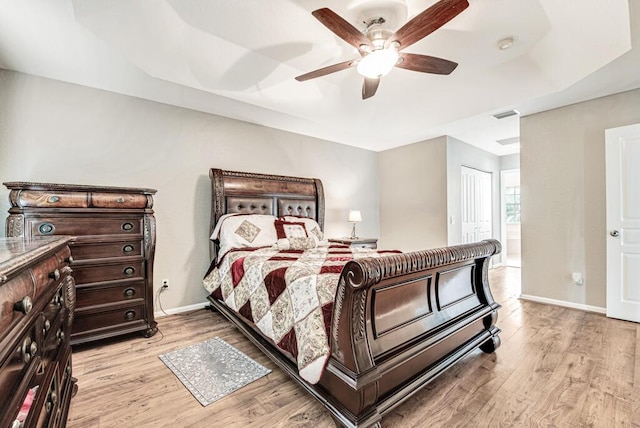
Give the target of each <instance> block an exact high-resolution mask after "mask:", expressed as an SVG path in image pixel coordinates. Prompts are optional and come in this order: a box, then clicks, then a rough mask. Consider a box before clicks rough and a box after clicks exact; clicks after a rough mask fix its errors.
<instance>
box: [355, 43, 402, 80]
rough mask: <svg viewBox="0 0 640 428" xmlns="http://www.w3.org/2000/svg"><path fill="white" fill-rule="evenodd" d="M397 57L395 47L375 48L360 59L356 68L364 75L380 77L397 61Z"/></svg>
mask: <svg viewBox="0 0 640 428" xmlns="http://www.w3.org/2000/svg"><path fill="white" fill-rule="evenodd" d="M398 58H399V55H398V50H397V49H394V48H387V49H376V50H374V51H372V52H371V53H370V54H368V55H365V56H364V58H362V59H361V60H360V62H359V63H358V67H357V70H358V73H360V74H361V75H363V76H364V77H370V78H376V77H382V76H384V75H386V74H388V73H389V72H390V71H391V69H392V68H393V67H394V66H395V65H396V64H397V63H398Z"/></svg>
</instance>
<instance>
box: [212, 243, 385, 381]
mask: <svg viewBox="0 0 640 428" xmlns="http://www.w3.org/2000/svg"><path fill="white" fill-rule="evenodd" d="M384 253H391V252H390V251H385V252H382V251H381V252H377V251H376V250H370V249H362V248H353V249H352V248H350V247H347V246H343V245H331V246H321V247H317V248H312V249H308V250H305V251H300V250H288V251H278V249H277V248H273V247H264V248H243V249H238V250H232V251H229V252H228V253H227V254H226V255H225V256H224V258H223V259H222V261H221V262H220V264H219V265H218V266H217V267H215V268H213V269H212V270H211V271H210V272H209V273H208V274H207V276H206V277H205V278H204V281H203V283H204V287H205V288H206V289H207V290H208V291H209V293H211V296H212V297H214V298H216V299H218V300H221V301H223V302H224V303H225V304H226V305H227V306H228V307H229V308H230V309H232V310H234V311H235V312H237V313H239V314H240V315H242V316H243V317H244V318H246V319H248V320H249V321H251V322H253V323H254V324H255V325H256V326H257V327H258V328H259V329H260V331H261V332H262V333H263V334H264V335H265V336H266V337H268V338H269V339H271V340H272V341H273V343H275V345H276V346H277V347H278V348H280V349H282V350H284V351H286V352H288V353H289V354H291V355H292V356H293V357H294V358H295V359H296V361H297V363H298V371H299V373H300V376H301V377H302V378H303V379H305V380H306V381H307V382H309V383H312V384H315V383H317V382H318V381H319V380H320V377H321V376H322V372H323V370H324V367H325V365H326V363H327V360H328V358H329V354H330V348H329V337H330V328H331V317H332V313H333V301H334V299H335V294H336V289H337V286H338V280H339V278H340V272H341V271H342V267H343V266H344V265H345V264H346V263H347V262H348V261H349V260H353V259H357V258H362V257H380V256H381V255H383V254H384ZM393 253H396V251H393Z"/></svg>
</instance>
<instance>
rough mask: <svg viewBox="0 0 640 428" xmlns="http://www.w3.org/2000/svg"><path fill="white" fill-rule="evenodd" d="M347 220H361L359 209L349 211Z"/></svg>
mask: <svg viewBox="0 0 640 428" xmlns="http://www.w3.org/2000/svg"><path fill="white" fill-rule="evenodd" d="M349 221H354V222H355V221H362V214H360V211H349Z"/></svg>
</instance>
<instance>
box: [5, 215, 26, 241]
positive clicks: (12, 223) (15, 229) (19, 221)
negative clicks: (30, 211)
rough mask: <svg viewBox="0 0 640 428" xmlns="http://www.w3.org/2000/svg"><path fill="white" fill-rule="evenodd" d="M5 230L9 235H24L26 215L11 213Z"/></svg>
mask: <svg viewBox="0 0 640 428" xmlns="http://www.w3.org/2000/svg"><path fill="white" fill-rule="evenodd" d="M5 232H6V234H7V237H24V215H22V214H9V216H8V217H7V225H6V231H5Z"/></svg>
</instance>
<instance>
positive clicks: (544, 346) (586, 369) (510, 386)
mask: <svg viewBox="0 0 640 428" xmlns="http://www.w3.org/2000/svg"><path fill="white" fill-rule="evenodd" d="M519 281H520V272H519V269H517V268H504V267H501V268H496V269H493V270H492V271H491V273H490V283H491V287H492V290H493V294H494V297H495V298H496V300H497V301H498V302H499V303H501V304H502V309H501V310H500V312H499V319H498V326H499V327H500V328H501V329H502V334H501V338H502V346H501V347H500V348H499V349H498V350H497V351H496V353H494V354H492V355H488V354H484V353H482V352H480V351H476V352H474V353H472V354H471V355H469V356H468V357H466V358H465V359H464V360H462V361H460V362H459V363H458V364H457V365H455V366H454V367H452V368H451V369H450V370H449V371H448V372H446V373H445V374H444V375H442V376H441V377H440V378H438V379H436V380H435V381H434V382H433V383H431V384H430V385H428V386H427V388H425V389H424V390H422V391H421V392H419V393H418V394H416V395H415V396H414V397H412V398H411V399H409V400H408V401H407V402H406V403H404V404H403V405H401V406H400V407H399V408H397V409H396V410H395V411H394V412H392V413H391V414H389V415H388V416H387V417H386V418H383V420H382V424H383V427H427V426H429V427H605V428H609V427H640V407H639V403H640V402H639V401H638V400H639V397H640V326H639V325H638V324H634V323H630V322H624V321H619V320H613V319H609V318H606V317H605V316H603V315H598V314H594V313H589V312H582V311H579V310H573V309H566V308H561V307H556V306H548V305H542V304H537V303H533V302H526V301H520V300H518V298H517V296H518V293H519ZM158 321H159V326H160V329H161V331H162V334H163V335H164V336H163V335H162V334H160V333H158V334H157V335H156V336H154V337H152V338H150V339H144V338H141V337H139V336H131V337H130V338H128V339H126V340H117V341H111V342H108V343H103V344H100V345H98V346H95V345H94V346H90V347H82V348H74V354H73V364H74V375H75V376H76V377H77V378H78V386H79V390H78V393H77V395H76V396H75V398H74V399H73V400H72V404H71V411H70V415H69V422H68V427H69V428H80V427H81V428H85V427H100V428H107V427H227V428H228V427H283V428H284V427H287V428H289V427H313V428H315V427H333V426H334V425H333V422H332V419H331V417H329V415H328V413H327V412H325V411H324V410H323V408H322V407H321V406H320V405H319V404H317V403H316V402H315V401H314V400H313V399H312V398H311V397H310V396H308V395H307V394H306V393H305V392H303V391H302V390H301V388H299V387H298V386H296V385H295V384H294V383H293V382H292V381H290V380H289V378H288V377H287V376H286V375H284V374H283V373H282V372H281V371H280V370H279V369H278V368H277V367H276V366H275V365H274V364H273V363H271V361H270V360H268V359H267V358H266V357H265V356H264V355H263V354H262V353H261V352H260V351H258V349H257V348H255V347H254V346H253V345H252V344H251V343H250V342H249V341H248V340H247V339H245V338H244V337H243V336H242V335H241V334H240V333H239V332H238V331H237V330H235V329H234V328H233V327H232V326H231V324H230V323H229V322H227V321H225V320H224V319H223V318H222V317H221V316H220V315H218V314H215V313H211V312H209V311H207V310H199V311H196V312H193V313H190V314H186V315H172V316H168V317H163V318H160V319H159V320H158ZM215 336H219V337H221V338H223V339H224V340H226V341H227V342H229V343H230V344H232V345H234V346H236V347H237V348H238V349H240V350H241V351H243V352H245V353H246V354H248V355H249V356H251V357H253V358H254V359H256V360H257V361H259V362H260V363H261V364H263V365H265V366H267V367H269V368H270V369H272V370H273V372H272V373H271V374H269V375H267V376H266V377H263V378H262V379H260V380H258V381H256V382H254V383H252V384H250V385H249V386H247V387H245V388H242V389H241V390H239V391H237V392H236V393H234V394H232V395H231V396H229V397H226V398H224V399H222V400H220V401H218V402H216V403H213V404H211V405H209V406H207V407H202V406H201V405H200V404H199V403H198V402H197V401H196V400H195V399H194V398H193V397H192V396H191V394H190V393H189V392H188V391H187V389H186V388H184V387H183V386H182V384H181V383H180V381H179V380H178V379H177V378H176V377H175V376H173V374H172V373H171V372H170V371H169V369H167V368H166V367H165V365H164V364H163V363H162V362H161V361H160V360H159V359H158V355H159V354H163V353H166V352H169V351H172V350H174V349H177V348H180V347H183V346H186V345H189V344H192V343H196V342H200V341H202V340H205V339H208V338H211V337H215Z"/></svg>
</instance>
